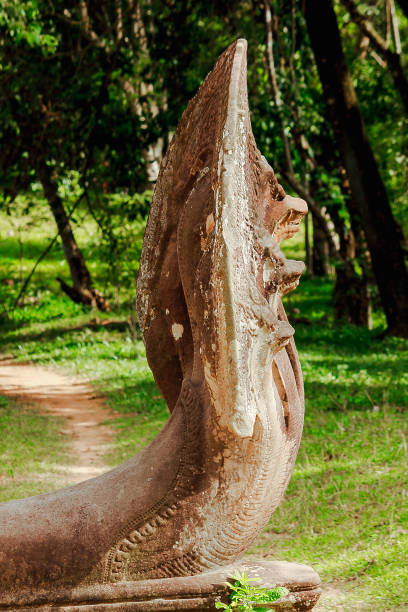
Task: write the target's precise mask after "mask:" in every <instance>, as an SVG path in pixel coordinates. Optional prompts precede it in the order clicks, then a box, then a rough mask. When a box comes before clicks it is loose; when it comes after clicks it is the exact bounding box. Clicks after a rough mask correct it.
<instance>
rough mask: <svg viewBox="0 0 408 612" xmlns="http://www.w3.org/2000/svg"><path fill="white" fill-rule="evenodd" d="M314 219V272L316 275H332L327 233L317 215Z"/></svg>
mask: <svg viewBox="0 0 408 612" xmlns="http://www.w3.org/2000/svg"><path fill="white" fill-rule="evenodd" d="M312 220H313V274H314V276H330V274H331V265H330V249H329V243H328V241H327V238H326V235H325V233H324V232H323V231H322V229H321V227H320V225H319V223H318V221H317V219H316V217H315V216H314V215H312Z"/></svg>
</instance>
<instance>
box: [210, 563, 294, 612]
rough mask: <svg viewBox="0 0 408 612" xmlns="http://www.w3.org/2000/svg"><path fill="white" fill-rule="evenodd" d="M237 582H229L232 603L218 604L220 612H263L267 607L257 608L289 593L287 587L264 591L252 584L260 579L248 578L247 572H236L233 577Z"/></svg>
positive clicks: (216, 605)
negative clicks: (225, 611)
mask: <svg viewBox="0 0 408 612" xmlns="http://www.w3.org/2000/svg"><path fill="white" fill-rule="evenodd" d="M232 577H233V578H235V582H234V583H233V584H231V583H230V582H227V583H226V584H227V586H228V587H229V588H230V591H231V593H230V603H229V604H225V603H223V602H221V601H218V602H216V604H215V607H216V608H217V609H218V610H229V611H230V612H233V610H236V611H237V612H252V611H253V612H262V611H263V610H265V607H262V606H257V605H256V604H257V603H261V602H267V603H270V602H273V601H277V600H278V599H280V598H281V597H284V596H285V595H287V594H288V593H289V591H288V589H287V588H285V587H279V586H278V587H274V588H273V589H264V588H261V587H256V586H252V585H251V584H250V582H256V581H257V580H258V579H256V578H255V579H251V578H248V577H247V576H246V574H245V572H242V573H240V572H238V571H236V572H235V573H234V574H233V576H232Z"/></svg>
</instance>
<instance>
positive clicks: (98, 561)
mask: <svg viewBox="0 0 408 612" xmlns="http://www.w3.org/2000/svg"><path fill="white" fill-rule="evenodd" d="M306 211H307V207H306V204H305V203H304V202H303V200H299V199H295V198H292V197H290V196H287V195H285V193H284V191H283V189H282V187H281V186H280V185H279V184H278V182H277V180H276V177H275V175H274V172H273V170H272V168H271V167H270V166H269V165H268V163H267V162H266V160H265V159H264V158H263V157H262V156H261V154H260V153H259V151H258V149H257V147H256V144H255V141H254V137H253V134H252V130H251V124H250V118H249V108H248V98H247V86H246V42H245V41H244V40H239V41H237V42H236V43H235V44H233V45H232V46H231V47H229V48H228V49H227V51H226V52H225V53H224V54H223V55H222V56H221V57H220V58H219V60H218V62H217V64H216V66H215V68H214V69H213V71H212V72H211V73H210V74H209V75H208V76H207V78H206V80H205V81H204V83H203V85H202V86H201V88H200V89H199V91H198V93H197V95H196V96H195V97H194V98H193V100H192V101H191V102H190V104H189V105H188V107H187V109H186V111H185V112H184V114H183V116H182V118H181V121H180V124H179V126H178V129H177V131H176V134H175V136H174V138H173V140H172V142H171V144H170V147H169V150H168V152H167V154H166V157H165V159H164V161H163V163H162V166H161V170H160V175H159V178H158V182H157V185H156V189H155V193H154V197H153V203H152V206H151V211H150V216H149V220H148V224H147V229H146V235H145V239H144V245H143V253H142V259H141V265H140V273H139V280H138V315H139V322H140V326H141V328H142V330H143V335H144V340H145V344H146V351H147V358H148V361H149V364H150V366H151V369H152V371H153V374H154V377H155V380H156V382H157V385H158V387H159V388H160V390H161V392H162V394H163V396H164V398H165V400H166V402H167V405H168V407H169V409H170V411H171V417H170V419H169V421H168V423H167V424H166V426H165V427H164V429H163V430H162V431H161V432H160V433H159V435H158V436H157V437H156V439H155V440H153V442H152V443H151V444H150V445H149V446H148V447H147V448H145V449H144V450H142V451H141V452H140V453H139V454H138V455H136V456H135V457H134V458H132V459H131V460H129V461H127V462H126V463H124V464H123V465H121V466H119V467H118V468H116V469H114V470H112V471H110V472H108V473H106V474H104V475H103V476H100V477H98V478H94V479H91V480H88V481H86V482H83V483H81V484H79V485H76V486H74V487H70V488H67V489H63V490H60V491H57V492H55V493H49V494H46V495H41V496H37V497H31V498H28V499H24V500H18V501H13V502H9V503H6V504H2V505H1V506H0V585H1V586H0V593H1V594H0V608H2V607H3V608H6V609H7V606H9V608H8V609H19V606H20V607H22V609H33V608H34V609H41V607H40V604H41V605H42V604H44V605H45V604H48V603H50V602H53V603H56V604H58V605H59V609H60V608H61V609H65V608H64V607H63V605H65V604H67V602H69V606H68V604H67V606H68V607H67V608H66V609H67V610H68V609H69V610H73V609H77V608H76V605H78V609H81V610H88V609H89V610H91V609H92V610H93V609H95V610H96V609H98V610H99V607H95V608H94V607H92V605H96V603H95V602H98V603H100V602H105V605H108V607H110V606H112V609H115V610H116V609H123V610H150V609H152V610H153V609H154V610H162V609H163V610H169V609H174V610H176V609H180V610H181V609H183V610H184V609H190V608H188V606H187V607H186V606H185V605H184V604H183V605H182V604H181V603H180V602H179V603H178V604H177V606H178V607H174V606H175V605H176V604H174V601H175V600H174V592H178V591H177V589H178V588H181V586H180V585H182V584H183V585H186V584H188V580H187V582H186V581H185V580H184V582H182V583H181V582H180V581H179V582H177V580H179V579H180V577H194V576H196V575H199V576H201V575H202V574H203V573H205V574H204V575H205V576H213V577H214V572H217V571H218V570H219V568H222V567H223V566H230V564H232V563H233V562H235V561H236V560H237V559H238V558H239V557H240V556H241V555H242V554H243V552H244V551H245V550H246V549H247V548H248V546H249V545H250V544H251V543H252V542H253V541H254V539H255V538H256V536H257V535H258V533H259V531H260V530H261V529H262V527H264V526H265V524H266V523H267V522H268V520H269V518H270V516H271V514H272V512H273V511H274V509H275V508H276V507H277V506H278V504H279V503H280V501H281V499H282V496H283V494H284V492H285V489H286V486H287V484H288V481H289V478H290V475H291V471H292V468H293V464H294V461H295V458H296V454H297V451H298V447H299V442H300V438H301V432H302V424H303V412H304V402H303V382H302V375H301V370H300V366H299V362H298V357H297V353H296V348H295V345H294V341H293V333H294V330H293V328H292V327H291V326H290V324H289V323H288V321H287V319H286V316H285V312H284V309H283V306H282V301H281V298H282V296H283V295H285V294H286V293H287V292H288V291H290V290H292V289H294V288H295V287H296V286H297V283H298V280H299V276H300V275H301V273H302V271H303V268H304V265H303V263H301V262H297V261H288V260H287V259H286V258H285V256H284V255H283V253H282V251H281V250H280V249H279V246H278V244H279V242H280V241H281V240H283V239H285V238H288V237H290V236H292V235H293V234H294V232H296V231H297V229H298V225H299V222H300V220H301V218H302V216H303V215H304V214H305V213H306ZM289 565H290V564H288V566H289ZM296 567H297V568H302V567H304V566H296ZM306 569H307V568H306ZM262 571H263V570H262ZM285 571H286V570H285ZM297 571H300V570H297ZM289 573H290V572H289ZM278 574H279V572H278ZM295 574H296V572H295ZM306 574H307V572H306ZM279 576H280V574H279ZM279 576H278V579H279V580H277V578H276V576H275V581H278V582H279V581H280V582H281V583H282V582H285V581H286V583H287V584H288V583H290V581H291V580H292V582H294V583H296V580H295V579H294V578H293V576H291V577H290V579H289V578H288V579H287V577H286V578H282V577H281V578H279ZM224 578H225V576H224ZM172 580H173V582H172ZM174 580H175V581H176V582H174ZM200 580H204V578H199V579H198V582H200ZM299 580H300V582H302V580H303V582H302V584H303V587H304V586H305V585H309V586H306V587H305V588H307V589H309V590H310V589H312V590H313V589H315V588H316V586H317V585H318V577H317V576H316V574H314V573H313V572H312V570H310V572H309V574H307V576H306V578H305V577H304V576H303V578H299ZM299 580H298V582H299ZM171 584H172V585H173V586H172V587H170V586H169V585H171ZM195 584H196V585H197V584H198V583H197V581H196V582H195ZM211 584H212V588H213V590H214V588H215V587H214V579H213V582H212V583H211ZM146 585H147V586H146ZM148 585H150V587H149V586H148ZM151 585H153V586H154V585H156V586H155V587H154V588H156V589H157V588H159V586H158V585H161V586H160V589H165V591H166V589H167V591H166V593H173V595H171V597H170V599H171V601H173V604H174V605H173V604H171V605H173V607H162V608H161V607H160V606H159V604H155V605H156V607H149V606H152V605H153V604H151V603H148V602H147V599H146V597H147V595H146V593H149V594H150V595H149V597H150V599H149V601H150V602H151V601H153V599H154V593H156V591H155V590H154V588H153V587H152V586H151ZM163 585H165V586H163ZM166 585H167V586H166ZM174 585H176V586H174ZM177 585H179V586H178V587H177ZM200 585H201V586H200V587H199V588H198V587H197V589H198V591H199V592H200V593H202V582H201V583H200ZM303 587H302V588H303ZM183 588H184V589H185V588H187V587H185V586H184V587H183ZM143 589H145V591H143ZM146 589H147V590H146ZM149 589H150V590H149ZM152 589H153V590H152ZM172 589H173V590H172ZM174 589H176V591H174ZM197 589H196V590H197ZM200 589H201V591H200ZM193 590H194V589H193ZM204 590H205V589H204ZM294 590H296V589H294ZM298 590H299V588H298ZM315 590H316V589H315ZM183 592H185V591H183ZM141 593H142V595H141ZM143 593H144V594H143ZM161 593H162V595H163V592H162V591H161ZM317 596H318V595H317ZM317 596H316V597H315V598H314V600H313V602H312V604H311V605H312V606H313V603H314V601H315V600H316V599H317ZM140 597H141V598H142V599H143V598H144V599H143V601H142V604H141V605H140V606H139V607H137V606H138V605H139V604H140V601H139V599H140ZM138 598H139V599H138ZM312 599H313V597H312ZM123 601H126V605H125V604H123V605H124V607H115V606H116V605H119V604H118V603H117V602H122V603H123ZM177 601H178V600H177ZM183 601H184V600H183ZM78 602H79V603H78ZM92 602H94V603H92ZM107 602H108V603H107ZM109 602H116V603H115V604H114V603H111V604H109ZM129 602H133V603H132V604H130V603H129ZM207 603H208V602H207ZM120 605H122V604H120ZM166 605H167V606H169V605H170V604H166ZM206 605H207V604H205V605H204V604H202V607H201V608H198V606H197V605H194V606H193V607H192V608H191V609H203V610H204V609H210V608H209V607H208V606H207V607H205V606H206ZM10 606H11V608H10ZM13 606H14V607H13ZM129 606H133V607H129ZM135 606H136V607H135ZM157 606H158V607H157ZM309 608H310V606H309ZM309 608H307V607H304V608H299V607H298V608H296V609H309ZM103 609H105V607H104V608H103ZM293 609H295V608H293Z"/></svg>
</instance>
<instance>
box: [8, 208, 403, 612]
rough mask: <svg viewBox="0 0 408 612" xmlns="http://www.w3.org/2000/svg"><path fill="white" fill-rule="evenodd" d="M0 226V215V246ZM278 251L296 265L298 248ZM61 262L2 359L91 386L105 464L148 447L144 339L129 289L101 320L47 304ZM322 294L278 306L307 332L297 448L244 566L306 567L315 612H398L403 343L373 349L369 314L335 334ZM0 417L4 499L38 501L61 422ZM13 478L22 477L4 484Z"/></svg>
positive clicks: (13, 268) (11, 267)
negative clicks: (110, 441)
mask: <svg viewBox="0 0 408 612" xmlns="http://www.w3.org/2000/svg"><path fill="white" fill-rule="evenodd" d="M2 223H3V224H2ZM5 227H6V226H5V220H4V219H3V221H2V218H1V217H0V235H1V236H0V237H3V235H4V233H5V231H6V230H5V229H4V228H5ZM45 231H46V229H44V230H43V232H45ZM35 232H36V240H35V241H34V240H33V241H32V242H31V243H30V241H28V242H26V243H25V247H24V249H25V251H24V253H23V258H22V266H23V272H24V274H26V273H27V272H28V269H29V268H30V265H31V263H32V262H33V261H34V260H35V255H33V253H32V252H31V251H30V249H31V248H34V247H33V245H35V244H37V247H36V249H37V251H36V252H37V253H38V251H41V249H40V248H39V247H40V246H41V247H42V246H44V245H45V242H44V235H42V237H41V231H40V230H39V229H38V228H36V230H35ZM80 238H81V245H82V246H83V248H84V250H85V251H86V252H87V254H88V257H89V258H90V259H91V264H92V265H91V270H95V274H96V278H97V279H99V278H102V276H103V274H102V271H103V266H104V265H105V264H101V263H100V261H99V259H98V249H97V237H96V235H95V232H94V231H92V226H91V224H90V225H89V226H88V230H87V231H83V232H82V234H81V235H80ZM135 239H137V240H140V239H141V234H138V236H137V237H136V238H135ZM10 240H11V238H10ZM299 240H300V239H298V242H297V244H298V245H299V244H300V242H299ZM30 245H31V246H30ZM9 246H10V245H8V246H7V245H5V243H4V241H0V259H2V258H3V255H5V254H6V253H8V257H9V259H8V260H7V262H8V263H7V267H6V268H1V269H0V283H1V281H2V279H4V278H8V277H10V276H12V277H13V278H15V279H16V281H15V283H16V285H15V288H11V289H10V288H9V289H8V290H10V291H16V290H17V287H18V269H19V263H18V256H19V251H18V249H17V248H15V249H14V251H13V249H10V248H9ZM287 250H288V252H289V253H290V255H291V256H292V255H294V254H295V252H296V256H297V257H298V258H300V257H301V254H300V253H299V248H296V243H295V245H293V244H292V245H289V247H288V249H287ZM2 251H3V252H2ZM10 253H11V255H10ZM13 253H14V254H13ZM2 260H3V259H2ZM61 260H62V258H61V251H59V254H58V247H57V248H56V250H55V251H53V252H52V253H51V258H50V259H49V260H48V261H47V263H44V264H41V265H40V266H39V270H38V275H36V277H35V278H34V279H33V285H32V289H31V292H30V295H29V298H32V299H31V301H27V304H26V305H25V307H23V306H22V307H20V308H17V309H16V311H15V313H14V315H13V317H10V319H9V320H6V319H4V318H3V320H2V322H1V323H0V326H1V329H0V332H1V337H0V353H2V354H7V355H10V356H13V357H15V358H16V359H18V360H30V361H33V362H36V363H41V364H45V365H47V364H48V365H52V366H57V367H60V368H62V369H63V370H65V371H68V372H74V373H76V374H80V375H84V376H86V377H88V378H89V379H91V380H92V382H93V384H94V385H95V387H96V388H97V389H98V391H100V392H102V393H103V394H104V395H105V396H106V399H107V403H108V404H109V405H110V406H111V407H112V409H113V410H114V411H116V412H117V413H119V417H118V418H117V419H116V420H115V421H114V422H113V423H112V427H114V428H115V429H116V431H117V442H116V448H115V450H114V451H112V452H111V454H110V456H109V462H110V463H111V464H112V465H116V464H117V463H120V462H121V461H123V460H124V459H126V458H128V457H129V456H131V455H132V454H133V453H134V452H136V451H137V450H139V449H140V448H142V447H143V446H144V445H145V444H147V443H148V442H149V440H151V439H152V438H153V437H154V436H155V435H156V433H157V431H158V430H159V429H160V428H161V427H162V425H163V423H164V422H165V421H166V419H167V410H166V407H165V405H164V402H163V400H162V399H161V398H160V396H159V393H158V391H157V389H156V387H155V385H154V382H153V378H152V374H151V372H150V370H149V368H148V366H147V363H146V358H145V353H144V347H143V343H142V341H141V338H140V337H136V338H135V337H132V335H131V333H130V329H129V326H128V324H127V315H128V312H129V310H130V309H131V308H132V306H131V304H132V301H133V299H134V288H133V287H130V288H129V289H126V288H124V289H123V293H122V295H123V298H122V302H121V304H122V306H121V307H118V308H115V309H114V310H113V311H112V312H111V313H109V314H108V315H105V314H104V315H103V316H101V314H100V313H96V312H89V311H87V310H85V309H83V308H82V307H80V306H77V305H75V304H73V303H71V302H70V301H69V300H68V299H66V298H65V297H63V296H61V295H60V294H59V293H58V286H57V285H56V284H54V281H53V278H54V276H56V273H57V272H58V268H61V269H63V270H65V274H66V268H65V267H64V266H65V264H64V262H63V263H62V264H60V262H61ZM42 266H45V267H44V268H43V267H42ZM58 274H59V275H61V273H60V272H58ZM1 286H2V287H3V289H2V291H3V292H5V291H6V288H4V285H1ZM331 290H332V284H331V282H330V281H329V280H319V279H312V280H310V279H306V278H305V279H303V280H302V281H301V284H300V286H299V288H298V289H297V291H296V292H295V293H294V294H293V295H292V296H291V297H290V299H289V301H288V302H287V309H288V312H289V318H290V320H296V318H302V319H303V320H304V319H307V321H308V322H307V323H305V322H303V323H296V322H295V323H294V325H295V328H296V342H297V346H298V350H299V354H300V359H301V363H302V367H303V372H304V377H305V393H306V421H305V429H304V436H303V441H302V444H301V449H300V453H299V458H298V461H297V463H296V466H295V470H294V474H293V477H292V480H291V483H290V485H289V488H288V492H287V495H286V498H285V500H284V502H283V503H282V505H281V507H280V508H279V509H278V511H277V512H276V513H275V514H274V516H273V517H272V519H271V522H270V524H269V525H268V527H267V528H266V529H265V530H264V532H263V533H262V534H261V536H260V537H259V538H258V540H257V542H256V544H255V545H254V546H253V548H252V550H251V551H250V552H249V554H250V555H251V556H252V557H253V558H260V557H265V558H272V557H277V558H281V559H287V560H290V561H298V562H305V563H310V564H311V565H312V566H313V567H314V568H315V569H316V570H317V571H318V572H319V573H320V575H321V577H322V580H323V581H324V583H329V582H330V583H331V586H330V588H329V589H328V590H327V595H326V596H325V598H324V599H323V601H322V603H321V604H320V606H319V608H318V609H319V610H347V611H348V610H371V611H379V612H380V611H385V610H406V609H407V607H408V606H407V596H406V585H407V581H408V569H407V568H408V553H407V551H408V478H407V468H408V465H407V464H408V447H407V445H408V442H407V438H408V431H407V429H408V427H407V411H408V342H406V341H402V340H398V339H390V338H386V339H384V340H381V341H380V340H378V339H377V335H378V331H380V330H381V328H382V325H383V319H382V317H381V314H380V313H375V317H374V324H375V327H376V329H375V330H374V331H368V330H360V329H358V328H355V327H352V326H344V325H343V326H342V325H336V324H335V323H334V321H333V316H332V309H331ZM112 295H113V294H112ZM124 303H125V305H123V304H124ZM1 407H2V410H3V412H4V419H5V423H6V425H5V426H4V427H5V430H6V431H9V430H10V431H18V434H17V433H16V434H13V435H11V434H10V435H7V436H6V437H4V438H2V437H1V438H0V439H1V444H2V453H3V454H4V456H5V459H4V460H2V463H1V464H0V469H1V474H2V476H1V478H2V480H3V481H4V482H6V483H7V485H6V489H4V490H2V491H1V495H2V498H1V499H2V500H4V499H8V498H11V497H21V496H22V495H31V494H33V493H36V492H38V491H37V489H36V484H35V475H36V474H38V473H39V472H41V470H44V471H45V472H47V471H48V470H50V468H49V464H51V463H57V462H58V457H59V456H60V453H63V452H64V441H63V440H62V439H61V437H60V436H56V435H55V432H56V431H57V430H58V424H57V423H55V422H54V421H53V420H52V419H50V418H46V417H40V416H39V415H36V414H35V412H30V411H28V410H27V409H22V408H19V407H17V406H16V405H15V404H14V405H11V404H10V402H3V403H2V404H1ZM3 412H2V413H1V414H3ZM2 418H3V417H2ZM7 419H12V420H13V423H14V424H13V426H12V427H10V426H8V425H7V422H8V421H7ZM25 419H32V423H33V425H32V427H31V426H30V427H28V426H26V425H24V423H25V422H26V421H25ZM36 419H37V420H36ZM38 419H40V420H41V419H42V420H41V421H38ZM30 422H31V421H30ZM40 422H41V423H42V425H39V423H40ZM53 432H54V433H53ZM40 436H42V437H41V442H40V441H39V439H40V438H39V437H40ZM30 440H34V442H30ZM30 444H31V447H30ZM31 448H36V449H37V450H38V449H40V448H47V464H45V463H43V462H44V459H43V456H44V454H42V455H41V453H39V454H37V455H36V454H35V453H36V452H37V451H35V452H31ZM27 449H29V450H27ZM24 462H25V463H24ZM10 470H11V471H10ZM12 472H14V479H13V473H12ZM22 473H24V474H27V475H30V474H31V477H27V478H26V480H21V479H19V478H16V477H15V475H16V474H22ZM50 488H52V483H51V480H50ZM42 490H44V489H42Z"/></svg>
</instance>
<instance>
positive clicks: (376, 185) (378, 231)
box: [304, 0, 408, 337]
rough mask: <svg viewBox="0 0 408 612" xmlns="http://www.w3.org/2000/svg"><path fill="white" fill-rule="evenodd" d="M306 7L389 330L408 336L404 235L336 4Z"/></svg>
mask: <svg viewBox="0 0 408 612" xmlns="http://www.w3.org/2000/svg"><path fill="white" fill-rule="evenodd" d="M304 7H305V16H306V22H307V27H308V31H309V36H310V41H311V45H312V48H313V52H314V55H315V58H316V63H317V68H318V71H319V75H320V80H321V82H322V86H323V91H324V96H325V99H326V104H327V107H328V113H329V117H330V120H331V123H332V125H333V131H334V134H335V138H336V141H337V145H338V147H339V149H340V153H341V155H342V157H343V160H344V165H345V168H346V171H347V175H348V178H349V182H350V187H351V191H352V193H353V198H354V201H355V202H356V205H357V206H358V208H359V211H360V213H361V218H362V221H363V224H364V230H365V234H366V238H367V244H368V248H369V251H370V255H371V261H372V266H373V271H374V275H375V278H376V281H377V284H378V289H379V292H380V296H381V302H382V305H383V308H384V312H385V316H386V318H387V324H388V330H387V331H388V333H390V334H393V335H397V336H403V337H408V274H407V270H406V267H405V262H404V254H403V250H402V247H401V243H400V240H399V238H400V236H399V234H398V230H397V226H396V223H395V221H394V217H393V215H392V212H391V207H390V204H389V201H388V196H387V192H386V190H385V187H384V183H383V181H382V179H381V176H380V173H379V171H378V167H377V164H376V161H375V158H374V155H373V152H372V149H371V147H370V144H369V142H368V139H367V135H366V133H365V128H364V124H363V119H362V115H361V112H360V108H359V105H358V101H357V97H356V94H355V91H354V87H353V85H352V82H351V77H350V74H349V72H348V69H347V65H346V61H345V57H344V54H343V50H342V46H341V40H340V34H339V30H338V25H337V20H336V16H335V13H334V10H333V5H332V2H331V0H305V2H304ZM322 24H324V27H322Z"/></svg>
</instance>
